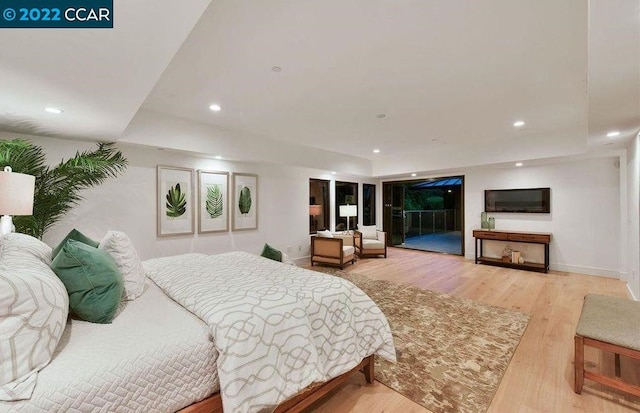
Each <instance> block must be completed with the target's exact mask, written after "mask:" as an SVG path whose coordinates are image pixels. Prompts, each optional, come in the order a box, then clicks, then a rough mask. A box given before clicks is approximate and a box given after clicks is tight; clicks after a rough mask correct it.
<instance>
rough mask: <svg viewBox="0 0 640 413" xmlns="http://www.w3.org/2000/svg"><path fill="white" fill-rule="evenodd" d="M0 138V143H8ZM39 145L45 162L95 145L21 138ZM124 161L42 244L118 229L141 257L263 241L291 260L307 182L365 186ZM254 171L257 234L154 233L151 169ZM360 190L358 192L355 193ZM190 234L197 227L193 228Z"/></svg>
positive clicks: (305, 241) (215, 165) (160, 158)
mask: <svg viewBox="0 0 640 413" xmlns="http://www.w3.org/2000/svg"><path fill="white" fill-rule="evenodd" d="M13 137H14V136H13V135H10V134H3V133H0V139H6V138H13ZM24 137H25V138H27V139H29V140H30V141H32V142H33V143H35V144H37V145H40V146H42V147H43V148H44V150H45V153H46V154H47V160H48V162H49V163H51V164H53V163H57V162H59V161H60V160H61V159H62V158H68V157H70V156H73V154H74V153H75V152H76V151H77V150H87V149H93V148H95V144H93V143H87V142H79V141H72V140H62V139H52V138H42V137H33V136H24ZM119 147H120V149H121V150H122V151H123V153H124V155H125V157H126V158H127V159H128V160H129V167H128V168H127V170H126V172H125V173H124V174H123V175H122V176H120V177H118V178H116V179H109V180H107V181H106V182H105V183H104V184H103V185H101V186H99V187H97V188H92V189H89V190H86V191H84V192H83V193H82V194H83V196H84V198H85V199H84V200H83V201H81V203H80V205H79V206H78V207H77V208H75V209H74V210H73V211H72V212H71V213H70V214H68V215H67V216H66V217H65V218H64V219H62V220H61V221H60V222H59V223H58V224H56V225H55V226H54V227H53V228H52V229H51V230H49V231H48V232H47V233H46V234H45V236H44V241H45V242H46V243H48V244H49V245H51V246H55V245H57V243H59V242H60V240H61V239H62V238H63V237H64V236H65V235H66V234H67V233H68V232H69V231H70V230H71V229H72V228H77V229H79V230H80V231H82V232H83V233H85V234H86V235H87V236H89V237H91V238H93V239H95V240H97V241H99V240H100V239H101V238H102V236H103V235H104V234H105V233H106V231H108V230H120V231H124V232H125V233H127V234H128V235H129V237H130V238H131V240H132V242H133V244H134V246H135V248H136V250H137V251H138V253H139V254H140V256H141V258H143V259H147V258H151V257H158V256H165V255H174V254H180V253H185V252H201V253H207V254H213V253H220V252H226V251H232V250H244V251H248V252H252V253H260V251H261V249H262V246H263V245H264V243H265V242H269V243H270V244H272V245H274V246H275V247H277V248H281V249H283V250H284V251H289V255H290V256H291V257H293V258H296V257H304V256H307V255H308V254H309V244H310V242H309V215H308V213H309V178H310V177H312V178H321V179H329V180H335V179H338V180H344V181H350V182H358V183H359V184H360V186H361V184H362V182H369V183H371V182H373V183H375V181H374V180H370V179H369V180H366V179H365V180H363V179H361V178H355V177H353V176H347V175H340V174H337V175H331V174H328V173H327V172H326V171H319V170H314V169H309V168H302V167H294V166H286V165H274V164H266V163H240V162H225V161H219V160H215V159H207V158H204V157H195V156H191V155H189V154H184V153H179V152H173V151H167V150H165V151H160V150H157V149H155V148H148V147H130V146H122V145H119ZM157 165H172V166H181V167H187V168H193V169H196V170H197V169H203V170H219V171H229V172H245V173H255V174H258V230H255V231H253V230H250V231H237V232H231V231H230V232H225V233H212V234H201V235H199V234H197V233H196V234H194V235H186V236H172V237H161V238H158V237H157V236H156V166H157ZM361 193H362V192H360V194H361ZM196 232H197V223H196Z"/></svg>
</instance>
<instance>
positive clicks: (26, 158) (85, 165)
mask: <svg viewBox="0 0 640 413" xmlns="http://www.w3.org/2000/svg"><path fill="white" fill-rule="evenodd" d="M7 165H8V166H11V168H12V170H13V171H14V172H19V173H24V174H29V175H34V176H35V177H36V183H35V193H34V201H33V215H31V216H16V217H14V218H13V223H14V224H15V226H16V231H17V232H22V233H25V234H28V235H31V236H33V237H36V238H39V239H42V236H43V235H44V233H45V232H46V231H47V230H48V229H49V228H51V227H52V226H53V225H54V224H55V223H56V222H57V221H59V220H60V219H61V218H62V217H63V216H64V215H65V214H66V213H67V212H69V211H70V210H71V209H73V207H75V206H76V205H77V204H78V203H79V202H80V200H81V199H82V196H81V194H80V192H81V191H82V190H83V189H86V188H90V187H93V186H97V185H100V184H101V183H102V182H104V181H105V180H106V179H107V178H112V177H117V176H118V175H119V174H121V173H122V172H123V171H124V170H125V169H126V167H127V159H126V158H124V156H123V155H122V153H121V152H120V151H119V150H117V149H116V148H115V146H114V144H113V143H98V144H97V149H95V150H93V151H84V152H76V154H75V155H74V156H73V157H72V158H69V159H67V160H66V161H65V160H62V161H61V162H60V163H59V164H58V165H56V166H53V167H51V166H48V165H46V164H45V154H44V151H43V149H42V148H41V147H40V146H37V145H34V144H32V143H31V142H29V141H27V140H25V139H12V140H0V170H2V169H3V168H4V167H5V166H7Z"/></svg>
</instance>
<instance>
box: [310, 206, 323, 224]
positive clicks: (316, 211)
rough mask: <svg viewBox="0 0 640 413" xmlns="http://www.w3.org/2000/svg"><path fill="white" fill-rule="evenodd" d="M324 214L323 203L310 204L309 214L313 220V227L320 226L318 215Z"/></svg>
mask: <svg viewBox="0 0 640 413" xmlns="http://www.w3.org/2000/svg"><path fill="white" fill-rule="evenodd" d="M320 215H322V205H309V216H311V217H312V218H311V219H312V220H313V227H314V228H315V229H317V228H318V219H317V218H316V217H318V216H320Z"/></svg>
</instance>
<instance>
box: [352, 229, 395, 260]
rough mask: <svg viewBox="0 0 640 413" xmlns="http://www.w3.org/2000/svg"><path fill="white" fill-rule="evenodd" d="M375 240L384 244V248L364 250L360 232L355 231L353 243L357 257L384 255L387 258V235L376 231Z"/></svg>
mask: <svg viewBox="0 0 640 413" xmlns="http://www.w3.org/2000/svg"><path fill="white" fill-rule="evenodd" d="M376 235H377V239H378V240H379V241H383V242H384V248H364V247H363V242H362V239H363V237H362V232H360V231H355V233H354V243H355V247H356V253H357V254H358V257H377V256H379V255H384V257H385V258H387V233H386V232H384V231H376Z"/></svg>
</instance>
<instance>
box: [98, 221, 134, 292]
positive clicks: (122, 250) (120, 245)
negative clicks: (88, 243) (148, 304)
mask: <svg viewBox="0 0 640 413" xmlns="http://www.w3.org/2000/svg"><path fill="white" fill-rule="evenodd" d="M98 249H100V250H103V251H106V252H108V253H109V255H111V258H113V260H114V261H115V262H116V266H117V267H118V269H119V270H120V273H121V274H122V280H123V281H124V293H123V294H124V299H125V300H135V299H136V298H138V297H140V296H141V295H142V293H143V291H144V280H145V274H144V268H142V263H141V262H140V257H139V256H138V253H137V252H136V250H135V249H134V248H133V244H132V243H131V240H130V239H129V237H128V236H127V234H125V233H124V232H120V231H109V232H107V234H106V235H105V236H104V238H102V241H100V245H99V246H98Z"/></svg>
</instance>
